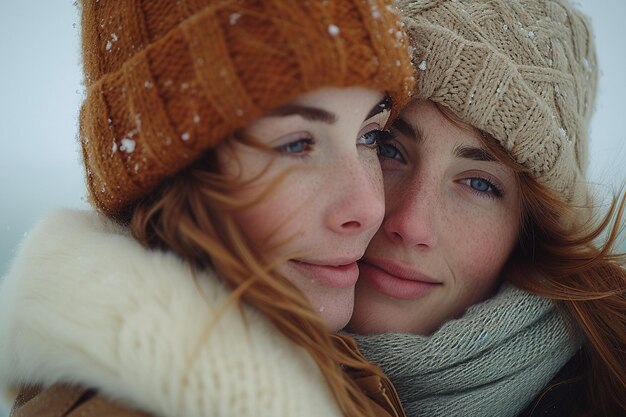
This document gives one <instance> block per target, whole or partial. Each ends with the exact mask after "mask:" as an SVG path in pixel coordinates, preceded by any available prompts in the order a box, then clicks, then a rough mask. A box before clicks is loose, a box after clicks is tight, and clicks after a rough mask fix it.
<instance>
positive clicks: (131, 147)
mask: <svg viewBox="0 0 626 417" xmlns="http://www.w3.org/2000/svg"><path fill="white" fill-rule="evenodd" d="M121 142H122V144H121V145H120V151H124V152H126V153H133V152H135V145H136V142H135V141H134V140H132V139H128V138H124V139H122V140H121Z"/></svg>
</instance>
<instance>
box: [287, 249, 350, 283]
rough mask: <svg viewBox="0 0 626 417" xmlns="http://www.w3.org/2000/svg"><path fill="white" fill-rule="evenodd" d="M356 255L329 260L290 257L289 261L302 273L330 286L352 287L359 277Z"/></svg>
mask: <svg viewBox="0 0 626 417" xmlns="http://www.w3.org/2000/svg"><path fill="white" fill-rule="evenodd" d="M357 259H359V258H357V257H352V258H340V259H329V260H299V259H292V260H291V261H289V263H290V264H291V265H292V266H293V267H294V268H295V269H296V270H298V271H299V272H300V273H301V274H302V275H304V276H306V277H307V278H310V279H312V280H315V281H316V282H317V283H319V284H321V285H324V286H325V287H330V288H350V287H354V285H355V284H356V282H357V280H358V279H359V266H358V265H357V263H356V261H357Z"/></svg>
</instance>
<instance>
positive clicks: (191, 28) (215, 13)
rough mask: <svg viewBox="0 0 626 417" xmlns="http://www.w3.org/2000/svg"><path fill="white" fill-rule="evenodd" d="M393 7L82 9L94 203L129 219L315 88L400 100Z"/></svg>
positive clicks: (403, 92) (351, 0)
mask: <svg viewBox="0 0 626 417" xmlns="http://www.w3.org/2000/svg"><path fill="white" fill-rule="evenodd" d="M392 3H393V2H392V1H391V0H388V1H386V0H323V1H322V0H319V1H317V0H316V1H294V0H177V1H171V0H151V1H139V0H123V1H111V0H89V1H87V0H85V1H83V2H82V42H83V59H84V72H85V84H86V87H87V97H86V99H85V101H84V103H83V106H82V109H81V113H80V137H81V145H82V150H83V159H84V163H85V167H86V174H87V184H88V188H89V193H90V197H91V201H92V203H93V204H94V205H95V206H96V208H97V209H99V210H101V211H102V212H104V213H106V214H109V215H116V214H119V213H121V212H122V211H123V210H125V209H126V208H127V207H129V205H131V204H132V203H133V202H134V201H136V200H138V199H140V198H142V197H145V196H146V195H148V194H149V193H150V192H151V191H152V190H154V189H155V187H157V186H158V185H159V184H160V183H162V182H163V181H164V180H165V179H166V178H167V177H170V176H172V175H174V174H176V173H178V172H180V171H181V170H182V169H183V168H185V167H186V166H188V165H189V164H191V163H192V162H193V161H194V160H196V159H197V158H199V157H200V156H202V154H203V153H204V152H205V151H206V150H208V149H210V148H212V147H214V146H215V144H216V143H218V142H219V141H220V140H221V139H222V138H224V137H226V136H227V135H229V134H230V133H231V132H233V131H234V130H236V129H238V128H241V127H244V126H246V125H247V124H249V123H251V122H253V121H254V120H255V119H257V118H258V117H260V116H262V115H263V114H264V113H265V112H267V111H268V110H270V109H271V108H273V107H275V106H277V105H280V104H282V103H284V102H287V101H289V100H291V99H293V98H295V97H296V96H298V95H300V94H303V93H306V92H309V91H313V90H315V89H319V88H323V87H331V86H332V87H348V86H363V87H369V88H371V89H375V90H380V91H386V92H388V93H389V94H390V95H391V97H392V99H393V102H394V108H396V109H397V108H398V106H401V105H403V104H404V103H406V101H407V99H408V96H409V94H410V91H411V90H412V87H413V78H412V67H411V64H410V59H409V54H408V51H407V46H406V39H405V36H404V34H403V31H402V30H401V27H400V23H399V22H398V16H397V14H396V12H395V10H394V7H393V5H392Z"/></svg>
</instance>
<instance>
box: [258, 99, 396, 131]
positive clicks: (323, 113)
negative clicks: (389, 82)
mask: <svg viewBox="0 0 626 417" xmlns="http://www.w3.org/2000/svg"><path fill="white" fill-rule="evenodd" d="M385 110H391V97H389V96H385V97H384V98H383V99H382V100H381V101H379V102H378V103H377V104H376V105H375V106H374V107H372V110H370V112H369V113H368V115H367V116H366V117H365V120H368V119H370V118H372V117H374V116H376V115H377V114H379V113H382V112H383V111H385ZM285 116H300V117H302V118H303V119H305V120H309V121H311V122H323V123H327V124H333V123H335V122H336V121H337V115H336V114H334V113H331V112H329V111H327V110H324V109H320V108H318V107H309V106H301V105H298V104H285V105H283V106H278V107H276V108H274V109H272V110H270V111H269V112H267V113H266V114H265V117H285Z"/></svg>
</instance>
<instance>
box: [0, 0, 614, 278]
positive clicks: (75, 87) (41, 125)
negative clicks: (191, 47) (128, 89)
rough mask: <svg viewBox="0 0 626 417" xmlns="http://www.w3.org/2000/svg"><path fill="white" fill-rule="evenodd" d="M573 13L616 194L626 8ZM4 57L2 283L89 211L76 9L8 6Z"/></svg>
mask: <svg viewBox="0 0 626 417" xmlns="http://www.w3.org/2000/svg"><path fill="white" fill-rule="evenodd" d="M574 3H576V4H578V5H580V6H581V8H582V9H583V10H584V11H585V12H586V13H587V14H588V15H589V16H590V17H591V19H592V22H593V25H594V29H595V33H596V40H597V45H598V56H599V63H600V68H601V76H600V97H599V101H598V106H597V110H596V114H595V117H594V119H593V125H592V132H591V135H592V138H593V139H592V142H591V167H590V175H591V178H592V180H593V181H594V182H597V183H599V184H608V187H616V186H619V185H621V184H622V183H623V182H624V181H626V128H625V126H624V124H625V122H626V112H625V110H626V106H625V105H624V100H625V99H626V77H625V76H624V70H625V69H626V41H625V40H626V25H625V24H624V22H623V19H624V17H625V16H626V1H623V0H584V1H575V2H574ZM0 57H1V60H0V145H1V149H2V152H0V190H2V196H1V197H0V276H2V275H4V273H5V272H6V270H7V268H8V264H9V260H10V259H11V258H12V257H13V256H14V254H15V249H16V245H17V244H18V242H19V241H20V240H21V239H22V238H23V236H24V235H25V233H27V231H28V230H29V229H30V228H31V227H32V225H33V223H34V222H35V221H36V220H37V219H38V218H41V217H42V216H44V215H45V213H47V212H49V211H50V210H53V209H55V208H58V207H79V208H86V207H87V205H86V203H85V202H84V194H85V187H84V183H83V172H82V168H81V165H80V156H79V153H78V143H77V140H76V126H77V123H76V120H77V114H78V108H79V105H80V101H81V98H82V86H81V83H80V80H81V74H80V66H79V65H80V62H79V60H80V57H79V28H78V13H77V10H76V8H75V7H74V6H73V5H72V2H71V1H69V0H66V1H49V0H39V1H35V0H20V1H15V0H0ZM605 188H606V190H607V191H609V190H610V189H611V188H607V187H605ZM622 248H623V250H626V242H624V244H622Z"/></svg>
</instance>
